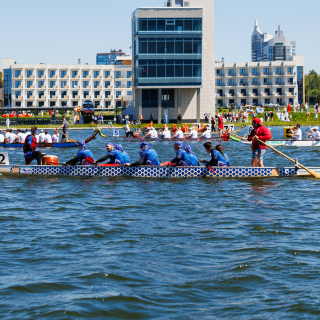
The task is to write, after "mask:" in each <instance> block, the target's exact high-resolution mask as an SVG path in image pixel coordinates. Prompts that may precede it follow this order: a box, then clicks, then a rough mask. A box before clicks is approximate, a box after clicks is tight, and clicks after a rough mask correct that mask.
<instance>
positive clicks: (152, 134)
mask: <svg viewBox="0 0 320 320" xmlns="http://www.w3.org/2000/svg"><path fill="white" fill-rule="evenodd" d="M147 131H148V133H147V134H146V135H145V136H144V137H143V139H145V138H147V137H150V138H151V139H155V138H158V133H157V130H155V129H154V128H153V127H149V128H147Z"/></svg>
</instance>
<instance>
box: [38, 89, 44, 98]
mask: <svg viewBox="0 0 320 320" xmlns="http://www.w3.org/2000/svg"><path fill="white" fill-rule="evenodd" d="M44 98H45V97H44V91H39V99H44Z"/></svg>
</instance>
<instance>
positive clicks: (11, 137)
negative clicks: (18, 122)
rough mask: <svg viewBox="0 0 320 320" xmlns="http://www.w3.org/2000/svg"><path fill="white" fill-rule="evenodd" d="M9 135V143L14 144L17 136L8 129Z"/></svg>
mask: <svg viewBox="0 0 320 320" xmlns="http://www.w3.org/2000/svg"><path fill="white" fill-rule="evenodd" d="M9 133H10V136H9V143H14V142H15V141H16V139H17V135H16V134H15V133H13V130H12V129H10V131H9Z"/></svg>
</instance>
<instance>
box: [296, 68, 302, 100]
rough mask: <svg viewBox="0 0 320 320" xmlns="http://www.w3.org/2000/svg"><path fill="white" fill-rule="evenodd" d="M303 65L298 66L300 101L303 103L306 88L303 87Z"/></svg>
mask: <svg viewBox="0 0 320 320" xmlns="http://www.w3.org/2000/svg"><path fill="white" fill-rule="evenodd" d="M303 69H304V68H303V67H297V81H298V102H299V103H300V104H302V103H303V100H304V99H303V96H304V88H303Z"/></svg>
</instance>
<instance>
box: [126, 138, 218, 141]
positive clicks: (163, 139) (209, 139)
mask: <svg viewBox="0 0 320 320" xmlns="http://www.w3.org/2000/svg"><path fill="white" fill-rule="evenodd" d="M120 138H121V139H122V140H123V141H126V142H143V141H158V142H161V141H222V140H223V139H222V138H219V137H212V138H208V139H200V140H199V138H198V139H192V138H184V139H178V138H173V139H172V138H170V139H169V138H168V139H166V138H146V139H143V138H131V137H120Z"/></svg>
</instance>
